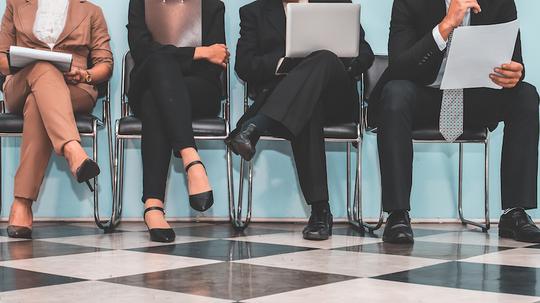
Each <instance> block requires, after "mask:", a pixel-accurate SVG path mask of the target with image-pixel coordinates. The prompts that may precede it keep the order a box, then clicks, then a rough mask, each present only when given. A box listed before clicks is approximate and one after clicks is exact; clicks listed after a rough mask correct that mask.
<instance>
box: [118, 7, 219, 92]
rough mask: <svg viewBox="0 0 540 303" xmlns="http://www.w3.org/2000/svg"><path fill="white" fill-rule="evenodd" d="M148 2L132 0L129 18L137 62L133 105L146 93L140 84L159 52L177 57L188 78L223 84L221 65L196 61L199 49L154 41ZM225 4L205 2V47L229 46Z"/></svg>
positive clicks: (130, 47)
mask: <svg viewBox="0 0 540 303" xmlns="http://www.w3.org/2000/svg"><path fill="white" fill-rule="evenodd" d="M144 2H145V0H130V2H129V16H128V24H127V29H128V43H129V49H130V51H131V56H132V57H133V60H134V61H135V67H134V68H133V71H132V72H131V83H132V85H130V91H129V92H128V95H129V97H130V102H132V101H134V100H133V99H137V98H138V97H140V96H141V94H142V92H143V91H142V90H141V89H142V88H144V87H145V86H144V85H138V83H140V84H143V83H141V82H140V81H141V80H142V81H144V78H145V77H144V76H143V75H141V71H142V70H144V69H145V68H144V65H145V64H146V62H147V58H148V57H149V56H150V55H152V54H154V53H156V52H163V53H167V54H174V55H175V56H177V58H178V60H179V61H180V65H181V68H182V72H183V73H184V74H185V75H191V76H199V77H202V78H205V79H207V80H209V81H210V82H211V83H215V84H216V86H219V85H220V80H219V79H220V75H221V73H222V71H223V68H222V67H221V66H218V65H216V64H213V63H210V62H208V61H206V60H194V59H193V55H194V53H195V47H176V46H173V45H163V44H160V43H158V42H156V41H155V40H154V39H153V38H152V34H151V33H150V31H149V30H148V27H147V26H146V20H145V15H144V6H145V5H144ZM224 17H225V5H224V4H223V2H221V1H220V0H202V46H210V45H213V44H225V21H224Z"/></svg>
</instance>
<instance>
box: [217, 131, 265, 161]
mask: <svg viewBox="0 0 540 303" xmlns="http://www.w3.org/2000/svg"><path fill="white" fill-rule="evenodd" d="M258 138H259V132H258V130H257V127H256V126H255V124H249V125H248V126H247V127H246V128H244V129H242V130H241V131H240V132H237V133H236V134H231V136H229V137H228V138H227V139H225V144H227V146H228V147H229V148H230V149H231V150H232V151H233V153H235V154H237V155H240V156H241V157H242V158H243V159H244V160H246V161H251V159H253V156H255V152H256V150H255V145H256V144H257V140H258Z"/></svg>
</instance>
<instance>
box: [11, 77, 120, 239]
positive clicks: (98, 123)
mask: <svg viewBox="0 0 540 303" xmlns="http://www.w3.org/2000/svg"><path fill="white" fill-rule="evenodd" d="M104 87H105V88H106V91H105V94H104V95H103V96H102V98H101V99H102V100H103V101H102V102H103V103H102V104H103V108H102V117H101V119H99V118H97V117H94V119H93V125H92V132H91V133H80V136H81V137H83V138H90V139H91V140H92V159H93V160H94V161H96V162H98V128H101V127H106V128H107V139H108V143H109V144H108V145H109V166H110V174H111V180H112V176H113V166H112V165H113V163H112V160H113V158H112V155H113V151H112V128H111V107H110V100H111V98H110V90H111V89H110V82H107V83H106V84H105V86H104ZM0 107H1V113H2V114H5V113H6V110H5V101H4V100H1V101H0ZM20 136H22V132H19V133H0V184H2V173H3V171H2V169H1V159H2V158H1V157H2V150H1V140H2V138H3V137H20ZM93 186H94V194H93V200H94V221H95V223H96V225H97V226H98V227H99V228H100V229H103V230H105V231H108V230H111V229H114V227H115V226H116V225H117V224H118V221H117V219H116V217H115V214H116V212H115V205H114V203H113V207H112V212H111V217H110V218H109V220H107V221H103V220H102V219H101V217H100V214H99V188H98V177H96V178H94V179H93ZM2 200H3V199H2V190H1V189H0V211H1V209H2Z"/></svg>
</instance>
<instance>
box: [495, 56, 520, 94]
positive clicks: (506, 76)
mask: <svg viewBox="0 0 540 303" xmlns="http://www.w3.org/2000/svg"><path fill="white" fill-rule="evenodd" d="M493 71H494V73H492V74H490V75H489V77H490V78H491V81H493V82H494V83H495V84H497V85H499V86H502V87H504V88H513V87H515V86H516V85H517V84H518V82H519V80H521V76H522V75H523V65H522V64H521V63H519V62H514V61H512V62H510V63H507V64H503V65H501V66H500V67H496V68H494V69H493Z"/></svg>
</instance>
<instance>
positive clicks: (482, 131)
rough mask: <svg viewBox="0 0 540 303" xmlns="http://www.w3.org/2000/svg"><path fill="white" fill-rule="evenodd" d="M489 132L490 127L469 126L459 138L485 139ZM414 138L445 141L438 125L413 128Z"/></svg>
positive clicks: (467, 139) (373, 130) (469, 139)
mask: <svg viewBox="0 0 540 303" xmlns="http://www.w3.org/2000/svg"><path fill="white" fill-rule="evenodd" d="M371 132H373V133H376V132H377V129H372V130H371ZM488 133H489V129H488V128H486V127H477V128H468V129H465V130H464V131H463V134H462V135H461V136H460V137H459V138H458V139H457V140H458V141H460V140H462V141H484V140H486V139H487V137H488ZM413 140H420V141H443V140H444V138H443V136H442V135H441V133H440V132H439V128H438V127H422V128H418V129H415V130H413Z"/></svg>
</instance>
